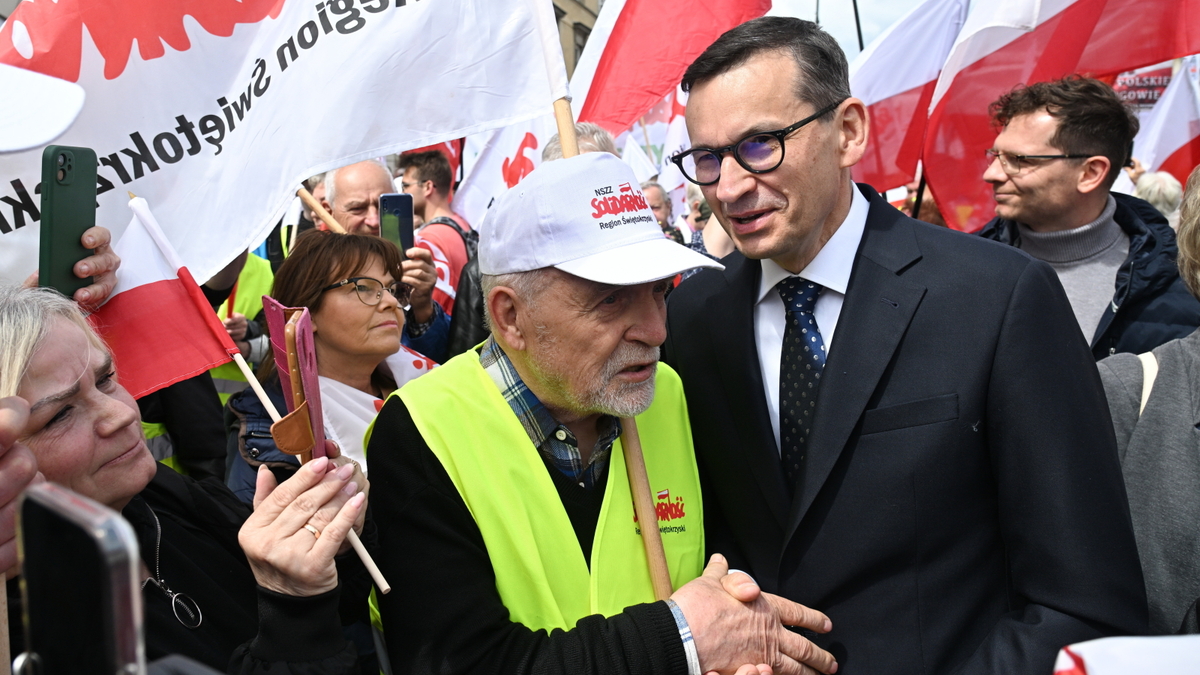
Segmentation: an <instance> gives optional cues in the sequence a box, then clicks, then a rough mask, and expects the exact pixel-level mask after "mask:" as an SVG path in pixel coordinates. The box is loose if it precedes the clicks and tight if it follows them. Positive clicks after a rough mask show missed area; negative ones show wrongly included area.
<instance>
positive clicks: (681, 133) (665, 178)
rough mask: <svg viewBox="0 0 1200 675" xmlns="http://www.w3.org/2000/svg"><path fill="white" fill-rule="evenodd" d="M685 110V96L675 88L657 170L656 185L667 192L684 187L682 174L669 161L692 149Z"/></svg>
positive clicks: (681, 90)
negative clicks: (660, 160) (660, 161)
mask: <svg viewBox="0 0 1200 675" xmlns="http://www.w3.org/2000/svg"><path fill="white" fill-rule="evenodd" d="M686 108H687V94H685V93H684V92H683V89H682V88H681V87H676V88H675V96H674V98H672V99H671V118H670V120H669V121H668V122H667V138H666V140H665V141H664V142H663V146H662V164H660V165H659V170H658V184H659V185H662V186H663V188H665V189H667V190H674V189H676V188H681V187H685V186H686V185H687V182H686V181H687V179H686V178H684V177H683V172H682V171H680V170H679V167H678V166H676V165H675V162H672V161H671V158H672V157H674V156H675V155H677V154H679V153H680V152H683V151H684V150H687V149H688V148H690V147H692V141H691V139H690V138H689V137H688V132H687V119H685V118H684V111H685V110H686Z"/></svg>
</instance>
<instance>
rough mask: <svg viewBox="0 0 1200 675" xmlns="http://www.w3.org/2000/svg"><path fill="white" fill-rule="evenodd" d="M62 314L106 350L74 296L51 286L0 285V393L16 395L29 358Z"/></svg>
mask: <svg viewBox="0 0 1200 675" xmlns="http://www.w3.org/2000/svg"><path fill="white" fill-rule="evenodd" d="M56 317H61V318H63V319H65V320H67V321H70V322H71V323H73V324H75V325H77V326H79V328H80V329H82V330H83V332H84V334H85V335H87V338H88V342H90V343H91V344H92V346H93V347H95V348H97V349H100V350H103V351H107V350H108V348H107V347H105V346H104V341H103V340H101V339H100V336H98V335H96V332H95V331H94V330H92V327H91V326H90V325H89V324H88V321H87V319H86V318H84V316H83V312H82V311H80V309H79V306H78V305H76V304H75V302H74V301H73V300H70V299H69V298H66V297H64V296H63V295H62V294H61V293H59V292H58V291H56V290H54V289H51V288H22V287H20V286H0V341H2V342H0V344H3V345H4V349H3V350H0V397H6V396H16V395H17V391H18V390H19V389H20V388H21V380H23V379H25V372H26V371H27V370H28V369H29V362H30V361H31V360H32V359H33V355H34V354H35V353H36V352H37V350H38V348H39V347H41V346H42V345H43V344H45V340H46V335H47V333H49V331H50V325H51V323H53V321H54V319H55V318H56Z"/></svg>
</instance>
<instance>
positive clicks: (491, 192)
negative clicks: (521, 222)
mask: <svg viewBox="0 0 1200 675" xmlns="http://www.w3.org/2000/svg"><path fill="white" fill-rule="evenodd" d="M556 133H558V127H557V126H555V123H554V115H543V116H541V117H535V118H534V119H532V120H529V121H528V122H522V123H520V124H515V125H513V126H510V127H506V128H504V129H497V130H496V131H493V132H490V134H489V136H488V140H487V141H485V142H484V146H483V150H481V151H480V152H479V156H478V157H477V158H476V159H475V164H474V165H473V166H472V168H471V171H470V172H469V173H468V174H467V177H466V178H464V179H463V182H462V184H461V185H459V186H458V192H456V193H455V195H454V210H455V211H457V212H458V213H461V214H462V215H463V217H464V218H466V219H467V222H468V223H471V225H472V227H475V228H478V227H479V225H480V224H481V223H482V222H483V218H484V216H485V215H487V210H488V208H489V207H490V206H491V205H492V201H493V200H494V199H496V198H497V197H499V196H500V195H501V194H503V193H504V191H505V190H507V189H509V188H511V187H513V186H514V185H516V184H517V183H519V182H521V179H522V178H524V177H525V176H528V175H529V173H530V172H531V171H533V170H534V169H536V168H537V167H539V166H541V164H542V149H543V148H545V147H546V142H547V141H549V140H550V138H551V137H552V136H554V134H556Z"/></svg>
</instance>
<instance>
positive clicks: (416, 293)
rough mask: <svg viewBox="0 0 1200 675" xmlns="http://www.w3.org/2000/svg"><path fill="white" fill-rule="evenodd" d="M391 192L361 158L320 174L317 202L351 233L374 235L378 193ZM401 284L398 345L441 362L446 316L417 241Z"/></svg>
mask: <svg viewBox="0 0 1200 675" xmlns="http://www.w3.org/2000/svg"><path fill="white" fill-rule="evenodd" d="M395 191H396V186H395V184H394V183H393V182H392V176H391V173H390V172H389V171H388V170H387V167H385V166H383V165H382V164H380V163H379V162H375V161H371V160H367V161H365V162H358V163H357V164H351V165H349V166H343V167H342V168H340V169H334V170H333V171H330V172H328V173H326V174H325V197H324V198H323V199H322V200H321V205H322V206H324V207H325V209H326V210H327V211H329V213H330V214H331V215H332V216H333V219H334V220H336V221H337V222H338V224H340V225H341V226H342V227H344V228H346V231H347V232H349V233H351V234H369V235H373V236H376V237H378V236H379V196H380V195H383V194H389V193H393V192H395ZM404 255H405V258H406V260H405V261H404V264H403V268H402V269H403V270H404V278H403V279H401V281H402V282H404V283H406V284H408V285H409V286H412V287H413V294H412V301H411V302H412V304H411V307H409V308H408V309H406V311H405V316H406V317H407V322H406V323H405V325H404V345H405V346H407V347H411V348H412V349H415V350H416V351H418V352H421V353H422V354H424V355H425V356H428V357H429V358H431V359H433V360H434V361H437V362H439V363H440V362H442V361H444V360H446V349H447V344H448V341H449V331H450V317H449V315H448V313H447V312H446V311H445V310H444V309H443V308H442V306H441V305H439V304H438V303H437V302H436V301H435V300H434V299H433V290H434V286H435V284H436V283H437V271H436V269H435V268H434V264H433V253H432V251H430V249H429V247H428V246H427V245H425V246H423V245H422V242H421V241H419V240H418V241H417V244H416V245H415V246H414V247H413V248H410V249H408V250H407V251H404Z"/></svg>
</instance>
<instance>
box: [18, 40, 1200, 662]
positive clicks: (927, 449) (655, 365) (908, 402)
mask: <svg viewBox="0 0 1200 675" xmlns="http://www.w3.org/2000/svg"><path fill="white" fill-rule="evenodd" d="M847 71H848V68H847V63H846V58H845V55H844V54H843V53H842V51H841V49H840V47H839V46H838V45H837V43H836V41H835V40H833V38H831V37H830V36H829V35H828V34H827V33H825V32H824V31H822V30H821V29H820V28H819V27H818V26H816V25H815V24H813V23H811V22H807V21H803V20H800V19H793V18H781V17H768V18H760V19H756V20H753V21H749V22H747V23H744V24H742V25H740V26H738V27H736V28H734V29H732V30H730V31H728V32H726V33H725V34H724V35H722V36H721V37H720V38H718V39H717V40H716V42H714V43H713V44H712V45H710V46H709V47H708V48H707V49H706V50H705V51H704V52H703V53H702V54H701V55H700V56H699V57H698V58H697V59H696V60H695V62H694V63H692V64H691V65H690V67H689V68H688V69H687V71H686V73H685V74H684V76H683V81H682V86H683V88H684V90H685V91H687V92H689V99H688V104H687V108H686V120H687V125H688V131H689V136H690V139H691V143H692V147H691V148H689V149H687V150H685V151H683V152H682V153H680V154H679V155H677V156H676V157H675V158H674V159H673V161H675V162H676V164H677V165H678V167H679V168H680V170H681V171H682V172H683V174H684V176H685V178H686V179H687V180H688V186H687V197H686V204H687V213H685V214H674V213H672V205H671V199H670V194H669V192H668V191H667V190H666V189H664V188H663V186H662V185H660V184H658V183H655V182H645V183H640V189H639V187H638V186H639V182H638V181H637V179H636V178H635V176H634V174H633V171H632V169H630V168H629V167H628V165H626V164H625V163H623V162H622V161H621V160H620V159H619V158H618V157H616V156H615V155H616V154H617V153H616V146H615V143H614V142H613V139H612V137H611V135H610V134H609V133H608V132H607V131H605V130H604V129H602V128H600V127H598V126H596V125H593V124H577V125H576V133H577V136H578V145H579V149H580V152H581V154H579V155H577V156H572V157H563V148H562V143H560V142H559V139H557V138H555V139H554V140H553V141H551V143H549V144H548V145H547V146H546V147H545V149H544V154H543V159H544V160H545V161H544V163H543V164H542V165H541V166H540V167H539V168H537V169H536V170H534V171H533V172H532V173H530V174H529V175H528V176H527V177H525V178H524V180H523V181H522V182H521V183H520V184H518V186H517V187H515V188H512V189H510V190H509V191H507V192H506V193H505V194H503V195H502V196H501V197H499V198H497V200H496V201H495V203H494V204H492V205H491V207H490V208H489V211H488V214H487V217H486V219H485V220H484V221H483V222H482V223H477V224H471V223H468V222H466V220H465V219H464V218H463V217H462V216H461V215H459V214H458V213H456V212H455V210H454V204H453V188H454V184H453V183H454V181H453V178H454V176H453V173H452V171H451V169H450V165H449V163H448V161H447V158H446V157H445V156H444V155H443V154H442V153H440V152H437V151H427V152H413V153H406V154H403V155H400V156H399V157H398V158H396V161H394V162H393V163H392V164H391V165H390V166H389V165H388V164H387V163H381V162H376V161H364V162H359V163H356V164H352V165H349V166H345V167H342V168H339V169H337V170H334V171H330V172H329V173H327V174H324V175H322V176H315V177H313V179H312V180H310V181H309V183H308V184H307V187H308V188H309V189H310V191H311V192H312V194H313V195H314V196H315V197H316V198H317V200H318V201H319V203H320V204H321V205H322V207H323V208H324V210H325V211H327V212H328V214H329V215H331V216H332V218H333V220H335V221H336V222H337V223H338V224H339V225H340V226H341V227H342V228H343V229H344V230H345V233H335V232H332V231H329V230H328V229H327V228H326V227H325V226H324V225H322V224H321V221H322V217H321V214H319V213H316V212H312V211H310V212H309V213H308V214H307V218H306V221H307V223H308V225H307V226H306V227H304V228H301V229H303V230H306V231H303V232H302V233H301V234H299V236H297V237H294V239H293V238H292V237H291V236H289V235H288V234H287V233H283V234H282V235H281V234H279V233H277V234H276V235H274V237H275V239H274V241H275V242H276V244H277V245H273V246H269V247H268V251H269V255H268V256H267V257H266V258H262V257H259V256H257V255H255V254H252V253H246V254H243V255H241V256H239V257H238V258H237V259H235V260H234V261H232V262H231V263H230V265H229V267H227V268H226V269H225V270H222V272H221V273H219V274H218V275H216V276H215V277H213V278H212V279H210V280H208V281H207V282H206V283H205V284H204V285H203V291H204V293H205V295H206V297H207V298H208V300H209V301H210V303H211V304H212V306H213V309H214V311H216V312H218V314H219V316H221V317H222V318H223V319H224V321H225V326H226V329H227V330H228V332H229V334H230V336H231V338H233V340H234V341H235V344H236V345H237V346H238V348H239V350H240V351H241V352H242V353H243V354H244V355H245V356H246V357H247V359H248V360H249V361H251V362H253V363H254V364H255V365H256V366H257V373H256V377H257V380H258V381H259V383H261V385H262V389H263V390H264V394H259V393H258V392H256V390H255V388H253V387H249V386H248V385H249V384H250V383H248V382H247V381H246V380H245V378H244V377H243V376H242V375H241V373H240V371H237V370H236V369H232V368H230V367H227V366H226V367H222V369H219V370H217V371H213V372H212V373H205V374H202V375H200V376H198V377H195V378H191V379H188V380H185V381H183V382H180V383H178V384H175V385H172V386H171V387H167V388H165V389H162V390H160V391H159V392H155V394H153V395H151V396H148V397H145V398H143V399H141V400H138V401H135V400H133V398H132V397H131V396H130V395H129V394H128V393H127V392H126V391H125V390H124V389H123V388H122V386H121V383H120V381H119V378H118V377H117V376H116V369H115V366H114V363H113V359H112V356H111V354H110V352H109V350H108V348H107V347H106V346H105V344H104V343H103V341H102V340H101V339H100V338H99V337H98V336H97V335H96V333H95V332H94V331H93V329H92V328H91V327H90V325H89V324H88V322H87V319H86V316H85V315H86V312H87V311H88V310H89V309H91V308H94V307H95V306H96V304H97V303H99V302H101V301H103V299H104V298H106V297H107V296H108V295H109V294H110V293H111V292H112V290H113V285H114V283H115V279H114V274H115V271H116V269H117V267H118V266H119V264H120V261H119V260H117V259H116V256H115V255H114V254H113V253H112V251H111V247H110V245H109V233H108V232H107V231H105V230H103V229H100V228H94V229H92V230H89V231H88V232H87V233H85V235H84V242H83V243H84V244H85V246H86V247H87V248H90V249H93V250H94V254H93V255H92V256H91V257H89V258H86V259H84V260H83V261H81V262H80V263H79V264H78V265H77V266H76V272H77V274H78V275H79V276H81V277H85V276H95V278H96V283H95V284H93V285H91V286H88V287H87V288H85V289H83V290H81V291H79V292H77V293H76V294H75V295H74V297H73V298H66V297H63V296H62V295H60V294H58V293H57V292H55V291H53V290H48V289H39V288H35V287H33V286H35V285H36V279H32V280H30V281H29V282H27V283H26V287H21V288H18V287H10V288H3V289H0V341H2V342H3V344H4V345H5V348H4V350H3V355H2V357H0V358H2V359H3V367H2V368H0V397H3V398H0V450H3V451H4V452H3V454H2V455H0V504H4V505H5V506H4V507H3V510H2V511H0V516H2V517H0V540H3V543H2V544H0V566H3V567H4V568H5V569H7V570H8V577H9V579H10V582H9V583H10V592H9V596H10V598H12V597H15V596H19V592H18V591H17V590H16V586H15V583H16V581H15V580H16V579H18V578H19V575H20V573H21V570H20V565H19V561H18V556H17V550H16V541H15V536H14V514H15V512H16V506H17V499H18V495H19V494H20V492H21V491H22V490H23V489H24V488H25V487H27V486H28V485H29V484H30V483H31V482H35V481H40V480H48V481H53V482H56V483H60V484H62V485H64V486H66V487H69V488H71V489H72V490H75V491H76V492H78V493H80V494H82V495H84V496H87V497H90V498H92V499H94V500H96V501H98V502H100V503H102V504H104V505H106V506H108V507H110V508H112V509H114V510H117V511H119V512H121V514H122V515H123V516H124V517H125V518H126V519H127V520H128V521H129V522H130V523H131V524H132V525H133V527H134V530H135V531H136V533H137V535H138V539H139V543H140V547H141V556H142V561H143V562H144V567H143V577H142V579H143V580H144V581H143V583H142V597H143V601H144V606H145V617H146V618H145V642H146V649H147V655H148V657H150V658H151V659H155V658H161V657H163V656H166V655H169V654H182V655H184V656H187V657H189V658H192V659H194V660H196V661H198V662H200V663H202V664H205V665H207V666H208V667H210V668H213V669H216V670H218V671H226V672H231V673H245V674H249V673H267V672H270V673H281V672H282V673H328V674H331V675H337V674H343V673H377V672H385V673H396V674H397V675H398V674H400V673H414V674H429V675H434V674H436V675H453V674H466V673H530V674H542V673H546V674H549V673H596V674H601V673H604V674H610V673H628V674H630V675H633V674H639V675H640V674H646V675H649V674H651V673H653V674H664V673H671V674H676V675H704V674H706V673H710V672H717V673H727V674H734V673H736V675H754V674H757V675H767V674H768V673H775V674H776V675H800V674H802V673H808V674H811V673H818V672H819V673H826V674H832V673H835V672H836V673H908V672H928V673H951V672H955V673H1046V674H1047V675H1049V673H1050V672H1051V670H1052V666H1053V664H1054V659H1055V656H1056V655H1057V653H1058V651H1059V649H1061V648H1062V647H1064V646H1067V645H1070V644H1073V643H1078V642H1082V641H1087V640H1091V639H1095V638H1101V637H1106V636H1116V635H1168V634H1175V633H1200V617H1198V615H1197V609H1198V604H1197V603H1198V599H1200V454H1198V452H1197V450H1198V449H1200V441H1198V440H1197V437H1196V431H1195V429H1196V428H1197V427H1198V426H1200V423H1198V422H1197V420H1200V375H1197V374H1196V373H1200V332H1197V328H1198V327H1200V300H1198V298H1200V170H1197V171H1196V172H1193V173H1192V175H1191V178H1190V179H1189V180H1188V181H1187V185H1186V187H1184V188H1182V189H1181V188H1180V186H1179V185H1178V182H1177V181H1176V183H1175V185H1174V186H1172V185H1171V184H1170V181H1168V180H1165V179H1163V178H1162V177H1158V176H1155V175H1154V174H1151V173H1145V174H1144V175H1143V172H1141V171H1140V166H1137V165H1135V162H1134V160H1133V158H1132V157H1130V156H1129V151H1130V148H1131V147H1132V140H1133V137H1134V136H1135V135H1136V133H1137V129H1138V121H1137V118H1136V117H1135V116H1133V115H1132V114H1131V113H1130V112H1129V111H1128V109H1127V108H1126V107H1125V106H1124V105H1123V104H1122V102H1121V100H1120V98H1119V97H1117V95H1116V94H1114V93H1113V91H1112V89H1111V88H1110V87H1109V86H1108V85H1106V84H1104V83H1102V82H1099V81H1097V80H1094V79H1090V78H1086V77H1079V76H1071V77H1066V78H1063V79H1060V80H1055V81H1051V82H1039V83H1031V84H1029V85H1028V86H1025V85H1021V86H1018V87H1016V88H1015V89H1013V90H1012V91H1009V92H1007V93H1003V95H1001V96H999V97H998V99H997V100H996V102H995V103H994V104H993V105H992V107H991V109H990V111H989V113H990V115H991V119H992V121H993V123H994V125H995V128H996V131H997V136H996V140H995V142H994V144H993V146H992V148H991V149H990V150H989V158H990V163H989V165H988V168H987V170H986V172H985V173H984V174H983V175H982V176H981V177H980V180H981V181H986V182H987V183H988V184H990V185H991V187H992V189H993V192H994V196H995V205H996V218H995V219H993V220H992V221H991V222H990V223H988V225H987V226H986V227H985V228H984V230H983V231H982V232H981V233H979V234H978V235H970V234H965V233H961V232H954V231H951V230H949V229H947V228H946V227H944V225H945V223H944V221H943V222H941V223H940V225H941V227H939V226H938V224H930V223H929V222H920V221H917V220H914V219H913V218H912V217H910V215H909V214H911V213H912V209H913V208H914V206H915V207H916V208H917V209H918V211H919V215H921V216H922V217H923V219H925V220H929V219H930V218H931V217H933V216H935V215H936V203H935V202H934V201H933V200H932V197H931V196H928V195H926V196H927V197H928V199H922V201H921V202H920V204H919V205H916V204H910V205H908V206H907V207H906V209H907V211H906V212H905V213H902V212H901V211H899V210H897V209H896V208H895V207H894V206H893V205H891V204H889V203H888V202H887V201H886V200H885V199H884V198H883V197H882V196H881V195H880V194H878V193H877V192H876V191H875V190H874V189H873V188H872V187H871V186H868V185H865V184H856V183H855V182H854V181H853V180H852V177H851V169H852V167H853V166H854V165H855V163H856V162H858V161H859V159H860V158H861V157H862V156H863V154H864V151H865V148H866V147H867V144H868V143H870V119H869V116H868V113H867V109H866V106H865V105H864V104H863V102H862V101H860V100H859V99H857V98H855V97H854V96H853V95H852V93H851V91H850V89H849V81H848V75H847ZM1125 168H1130V169H1131V170H1132V171H1133V173H1134V174H1135V175H1132V176H1131V177H1132V178H1133V180H1135V181H1136V185H1137V190H1138V195H1125V194H1121V193H1119V192H1114V191H1112V189H1111V188H1112V186H1113V183H1114V181H1115V180H1116V178H1117V177H1118V175H1119V174H1120V173H1121V171H1122V170H1123V169H1125ZM396 191H402V192H405V193H408V194H411V195H412V198H413V205H414V215H415V219H416V230H415V242H416V243H415V245H414V246H413V247H412V248H409V249H408V250H404V251H401V250H400V249H399V248H398V247H397V246H395V245H394V244H393V243H391V242H389V241H387V240H385V239H383V238H381V236H380V229H381V228H380V205H379V198H380V195H383V194H387V193H392V192H396ZM917 191H918V192H919V190H917ZM914 201H915V199H914ZM931 210H934V213H930V211H931ZM676 216H678V218H677V217H676ZM677 223H678V224H680V225H682V227H680V226H678V225H677ZM473 225H477V227H473ZM276 253H277V254H278V255H276ZM263 295H269V296H270V297H271V298H274V299H275V300H276V301H278V302H279V303H281V304H282V305H284V306H287V307H297V308H300V307H302V308H307V309H308V311H309V313H310V316H311V320H312V327H313V336H314V343H315V345H314V346H315V352H316V357H317V369H318V375H319V383H320V384H319V389H320V397H321V402H322V419H321V420H320V422H321V423H322V424H323V427H324V431H325V436H326V438H327V441H326V446H325V450H326V452H325V455H326V456H325V457H322V458H319V459H316V460H312V461H310V462H308V463H305V464H301V463H300V461H298V459H297V458H296V457H295V456H294V455H292V454H289V453H288V452H285V451H284V450H283V449H281V447H280V446H282V445H283V444H282V443H279V444H277V443H276V440H275V438H274V437H273V435H272V431H273V430H272V421H273V420H272V417H271V414H270V413H269V410H270V409H271V408H275V409H278V410H283V409H285V405H284V396H285V392H284V386H283V385H282V384H281V380H280V378H279V376H278V370H279V365H277V364H275V362H274V356H273V352H272V349H271V347H270V331H269V330H268V328H267V326H266V322H265V319H264V316H263V314H264V311H263V303H262V300H261V296H263ZM835 344H836V348H835ZM148 348H153V345H149V346H148ZM439 364H440V365H439ZM264 395H265V398H263V396H264ZM284 447H286V446H284ZM643 449H644V450H643ZM155 460H161V461H158V462H156V461H155ZM639 476H640V478H639ZM368 477H369V480H368ZM648 516H650V517H652V518H653V519H655V520H657V522H656V523H648V522H646V520H647V517H648ZM351 532H354V533H356V534H357V536H359V537H360V538H361V539H362V541H363V542H364V544H365V546H366V548H367V550H368V551H369V552H370V553H371V556H372V557H373V559H374V560H375V562H376V563H378V566H379V568H380V570H381V571H382V573H383V574H384V576H386V577H387V578H388V579H389V580H390V581H391V583H392V584H393V585H394V586H395V590H394V591H393V592H391V593H387V594H384V593H376V594H374V595H373V596H372V593H371V589H372V581H371V577H370V576H369V574H368V572H367V569H366V568H365V567H364V565H363V563H362V562H361V561H360V560H359V558H358V557H357V556H356V555H355V554H354V552H353V551H351V550H350V543H349V538H350V537H351V536H352V535H351ZM180 595H186V597H188V598H189V599H190V601H192V602H193V603H194V605H195V606H196V607H198V608H199V610H200V612H197V613H196V614H195V615H193V614H191V613H187V612H185V613H184V614H183V615H182V616H181V613H180V611H179V609H178V597H179V596H180ZM15 605H16V606H15V607H14V608H13V609H11V610H10V613H13V612H17V611H19V603H15ZM10 623H11V625H13V626H19V625H20V619H19V614H13V618H11V619H10ZM10 641H11V642H12V644H13V650H14V653H17V652H19V651H20V650H21V639H20V631H19V630H13V631H11V635H10ZM1196 659H1197V662H1200V653H1198V654H1197V655H1196Z"/></svg>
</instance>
